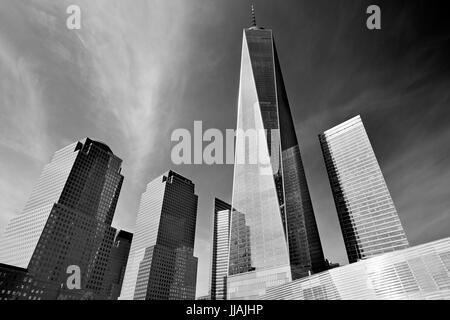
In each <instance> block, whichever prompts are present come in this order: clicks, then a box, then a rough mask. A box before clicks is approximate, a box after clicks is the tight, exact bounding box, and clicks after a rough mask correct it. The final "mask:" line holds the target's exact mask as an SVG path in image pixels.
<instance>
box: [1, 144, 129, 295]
mask: <svg viewBox="0 0 450 320" xmlns="http://www.w3.org/2000/svg"><path fill="white" fill-rule="evenodd" d="M121 163H122V160H121V159H119V158H118V157H117V156H115V155H114V154H113V152H112V151H111V149H110V148H109V147H108V146H107V145H105V144H104V143H101V142H98V141H93V140H91V139H89V138H86V139H84V140H82V141H79V142H76V143H74V144H71V145H69V146H67V147H65V148H63V149H61V150H59V151H57V152H56V153H55V155H54V156H53V159H52V160H51V162H50V163H49V164H48V165H46V166H45V168H44V170H43V172H42V174H41V177H40V178H39V181H38V183H37V185H36V187H35V189H34V191H33V192H32V194H31V196H30V199H29V200H28V202H27V204H26V206H25V209H24V210H23V213H22V214H21V215H19V216H17V217H15V218H13V219H12V220H11V221H10V223H9V225H8V226H7V228H6V231H5V234H4V236H3V239H2V240H1V241H2V245H1V248H0V262H2V263H5V264H8V265H12V266H16V267H19V268H23V269H26V270H27V272H28V274H29V276H30V278H33V279H35V280H37V281H41V280H42V281H46V282H49V283H53V284H54V285H55V287H56V288H58V290H57V291H56V292H55V293H54V296H52V295H51V294H44V296H45V297H46V298H50V299H51V298H54V299H56V298H60V299H80V298H83V297H87V296H88V297H91V298H94V299H96V298H98V299H105V298H106V297H107V292H108V289H109V288H108V287H109V286H108V284H107V283H106V279H107V278H106V272H107V263H108V259H109V255H110V251H111V246H112V244H113V241H114V236H115V232H116V230H115V229H114V228H113V227H111V222H112V220H113V216H114V212H115V209H116V204H117V200H118V198H119V194H120V190H121V187H122V182H123V176H122V175H121ZM69 266H77V267H79V268H80V275H81V289H80V290H78V289H77V290H76V289H73V290H69V289H68V288H67V287H66V281H67V278H68V276H69V275H68V274H67V268H68V267H69ZM49 287H50V286H49Z"/></svg>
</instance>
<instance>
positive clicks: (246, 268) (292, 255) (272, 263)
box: [227, 23, 325, 299]
mask: <svg viewBox="0 0 450 320" xmlns="http://www.w3.org/2000/svg"><path fill="white" fill-rule="evenodd" d="M255 132H256V135H260V133H261V132H263V133H264V134H263V139H262V140H263V141H261V140H258V143H257V148H253V147H252V145H251V141H250V140H251V139H249V137H251V135H252V133H255ZM235 157H236V160H235V165H234V180H233V197H232V207H233V214H232V216H231V219H232V222H231V235H230V253H229V259H230V261H229V278H228V293H227V295H228V298H230V299H244V298H245V299H250V298H256V297H258V296H260V295H262V294H264V293H265V290H266V288H268V287H271V286H274V285H277V284H281V283H285V282H288V281H291V279H297V278H300V277H303V276H306V275H308V274H310V273H315V272H319V271H322V270H324V268H325V266H324V256H323V251H322V246H321V243H320V238H319V233H318V229H317V225H316V220H315V217H314V212H313V208H312V204H311V199H310V195H309V190H308V185H307V182H306V176H305V172H304V169H303V164H302V159H301V156H300V149H299V145H298V141H297V136H296V133H295V129H294V123H293V119H292V116H291V112H290V107H289V103H288V99H287V94H286V90H285V87H284V83H283V77H282V74H281V68H280V63H279V60H278V54H277V50H276V47H275V43H274V39H273V35H272V31H271V30H269V29H264V28H260V27H257V26H256V23H254V25H253V26H252V27H250V28H248V29H244V31H243V43H242V57H241V74H240V86H239V101H238V119H237V133H236V156H235ZM258 157H259V159H260V160H262V161H256V162H252V161H251V159H255V158H258ZM242 160H244V161H242Z"/></svg>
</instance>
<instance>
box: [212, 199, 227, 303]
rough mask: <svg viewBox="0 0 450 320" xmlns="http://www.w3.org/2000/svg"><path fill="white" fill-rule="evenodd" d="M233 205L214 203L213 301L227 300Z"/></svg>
mask: <svg viewBox="0 0 450 320" xmlns="http://www.w3.org/2000/svg"><path fill="white" fill-rule="evenodd" d="M230 219H231V205H229V204H228V203H226V202H224V201H222V200H220V199H215V201H214V226H213V241H212V243H213V248H212V261H211V262H212V263H211V300H226V298H227V294H226V293H227V282H226V281H227V275H228V249H229V239H230Z"/></svg>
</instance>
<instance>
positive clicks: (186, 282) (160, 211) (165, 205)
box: [119, 171, 198, 300]
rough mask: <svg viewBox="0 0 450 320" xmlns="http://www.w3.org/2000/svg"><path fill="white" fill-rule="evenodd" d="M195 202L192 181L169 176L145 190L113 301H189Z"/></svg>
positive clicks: (193, 278) (193, 272)
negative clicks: (125, 265) (123, 275)
mask: <svg viewBox="0 0 450 320" xmlns="http://www.w3.org/2000/svg"><path fill="white" fill-rule="evenodd" d="M197 202H198V197H197V195H196V194H195V185H194V184H193V183H192V181H190V180H188V179H186V178H184V177H183V176H181V175H179V174H177V173H175V172H173V171H168V172H166V173H164V174H163V175H161V176H159V177H158V178H156V179H155V180H153V181H152V182H150V183H149V184H148V185H147V190H146V191H145V193H144V194H143V195H142V198H141V204H140V208H139V213H138V216H137V220H136V228H135V232H134V235H133V242H132V244H131V250H130V255H129V258H128V263H127V269H126V272H125V278H124V281H123V286H122V292H121V296H120V298H119V299H121V300H133V299H134V300H184V299H189V300H194V299H195V288H196V281H197V262H198V259H197V258H196V257H194V240H195V227H196V220H197Z"/></svg>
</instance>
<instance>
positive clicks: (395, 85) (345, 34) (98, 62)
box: [0, 0, 450, 295]
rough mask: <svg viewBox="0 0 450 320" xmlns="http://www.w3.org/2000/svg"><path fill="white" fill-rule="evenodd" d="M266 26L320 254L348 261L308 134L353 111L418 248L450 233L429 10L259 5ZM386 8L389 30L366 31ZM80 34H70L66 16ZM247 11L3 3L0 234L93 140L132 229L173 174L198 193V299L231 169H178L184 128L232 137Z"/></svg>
mask: <svg viewBox="0 0 450 320" xmlns="http://www.w3.org/2000/svg"><path fill="white" fill-rule="evenodd" d="M253 3H254V4H255V7H256V11H257V22H258V24H259V25H263V26H265V27H270V28H272V29H273V30H274V34H275V39H276V42H277V49H278V53H279V56H280V60H281V66H282V69H283V72H284V78H285V83H286V87H287V91H288V96H289V99H290V103H291V108H292V112H293V117H294V120H295V123H296V127H297V135H298V138H299V141H300V146H301V150H302V154H303V158H304V162H305V169H306V174H307V178H308V182H309V186H310V191H311V196H312V200H313V205H314V209H315V213H316V217H317V220H318V225H319V231H320V236H321V239H322V244H323V247H324V251H325V255H326V257H328V258H329V259H331V260H332V261H336V262H340V263H347V259H346V257H345V251H344V246H343V244H342V236H341V234H340V230H339V227H338V220H337V216H336V211H335V208H334V204H333V200H332V196H331V192H330V187H329V184H328V180H327V175H326V172H325V168H324V164H323V160H322V156H321V152H320V146H319V144H318V139H317V135H318V134H319V133H320V132H322V131H324V130H326V129H329V128H330V127H332V126H334V125H336V124H339V123H340V122H343V121H345V120H347V119H348V118H350V117H352V116H354V115H357V114H361V116H362V118H363V121H364V122H365V125H366V128H367V131H368V133H369V136H370V139H371V141H372V144H373V146H374V149H375V152H376V154H377V157H378V160H379V162H380V165H381V168H382V170H383V172H384V174H385V177H386V180H387V183H388V186H389V189H390V191H391V193H392V196H393V198H394V202H395V204H396V206H397V209H398V211H399V214H400V218H401V221H402V223H403V225H404V228H405V230H406V233H407V236H408V238H409V240H410V242H411V244H413V245H415V244H419V243H423V242H427V241H431V240H435V239H439V238H442V237H447V236H450V209H449V208H450V196H449V193H450V161H449V160H450V159H449V155H450V144H449V141H450V126H449V124H450V108H449V107H450V90H449V89H450V59H449V57H450V28H449V21H448V17H446V16H445V14H446V11H445V10H443V8H442V6H441V5H440V3H438V1H433V2H429V1H400V0H398V1H395V4H394V1H382V0H376V1H370V2H368V1H363V0H340V1H338V0H334V1H329V0H320V1H306V0H283V1H262V0H254V1H253ZM374 3H375V4H378V5H379V6H380V7H381V9H382V30H379V31H369V30H368V29H367V28H366V27H365V21H366V18H367V15H366V13H365V11H366V8H367V6H368V5H370V4H374ZM71 4H77V5H79V6H80V7H81V10H82V29H81V30H76V31H75V30H68V29H67V28H66V18H67V14H66V8H67V7H68V6H69V5H71ZM249 7H250V1H247V0H220V1H219V0H216V1H211V0H170V1H167V0H147V1H144V0H134V1H123V0H122V1H120V0H90V1H87V0H71V1H65V0H64V1H62V0H61V1H51V0H39V1H31V0H30V1H25V0H0V197H1V199H0V200H1V201H0V229H1V230H3V229H4V228H5V227H6V224H7V222H8V221H9V219H11V218H12V217H14V216H15V215H17V214H20V212H21V210H22V208H23V207H24V205H25V202H26V201H27V198H28V196H29V194H30V192H31V190H32V188H33V185H34V184H35V183H36V181H37V179H38V177H39V174H40V171H41V170H42V168H43V166H44V165H45V164H46V163H48V161H49V160H50V158H51V156H52V154H53V152H55V151H56V150H58V149H60V148H62V147H64V146H65V145H68V144H69V143H71V142H73V141H75V140H78V139H82V138H84V137H86V136H88V137H90V138H92V139H98V140H102V141H105V142H106V143H107V144H108V145H109V146H110V147H111V148H112V150H113V151H114V153H115V154H117V155H118V156H119V157H121V158H122V159H123V161H124V162H123V168H124V169H123V173H124V175H125V183H124V186H123V188H122V193H121V197H120V201H119V204H118V208H117V211H116V215H115V220H114V225H115V226H116V227H119V228H123V229H126V230H130V231H133V229H134V222H135V218H136V214H137V210H138V205H139V198H140V195H141V194H142V192H144V191H145V185H146V184H147V183H148V182H149V181H150V180H152V179H153V178H155V177H157V176H158V175H160V174H161V173H162V172H164V171H166V170H167V169H174V170H175V171H178V172H179V173H181V174H183V175H185V176H186V177H189V178H191V179H192V180H193V181H194V182H195V184H196V190H197V193H198V195H199V209H198V223H197V238H196V250H195V252H196V255H197V256H198V257H199V259H200V264H199V272H198V275H199V276H198V288H197V293H198V294H199V295H202V294H206V293H207V291H208V281H209V264H210V257H209V255H210V245H211V231H212V230H211V226H212V210H213V200H214V197H219V198H222V199H223V200H225V201H230V200H231V199H230V198H231V185H232V166H230V165H223V166H206V165H191V166H186V165H185V166H174V165H172V164H171V159H170V151H171V148H172V146H173V145H174V143H171V141H170V136H171V133H172V131H173V130H175V129H177V128H186V129H189V130H192V129H193V122H194V121H195V120H202V121H203V127H204V129H207V128H218V129H221V130H223V131H225V129H227V128H230V129H233V128H234V127H235V123H236V109H237V93H238V79H239V64H240V61H239V60H240V50H241V41H242V39H241V37H242V28H244V27H248V26H249V24H250V14H249V11H250V9H249Z"/></svg>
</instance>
